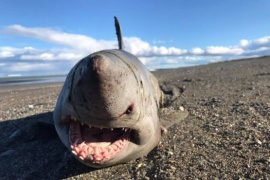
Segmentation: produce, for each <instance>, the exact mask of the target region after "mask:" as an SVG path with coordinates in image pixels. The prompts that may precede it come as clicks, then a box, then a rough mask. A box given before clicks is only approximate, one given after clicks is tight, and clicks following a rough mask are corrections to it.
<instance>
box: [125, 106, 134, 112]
mask: <svg viewBox="0 0 270 180" xmlns="http://www.w3.org/2000/svg"><path fill="white" fill-rule="evenodd" d="M133 108H134V104H131V105H129V106H128V108H127V110H126V112H125V114H130V113H132V111H133Z"/></svg>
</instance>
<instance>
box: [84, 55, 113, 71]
mask: <svg viewBox="0 0 270 180" xmlns="http://www.w3.org/2000/svg"><path fill="white" fill-rule="evenodd" d="M108 66H109V61H108V59H107V58H106V57H105V56H103V55H94V56H93V57H91V59H90V61H88V63H87V67H88V68H89V69H90V70H92V71H93V72H96V73H101V72H104V71H106V69H107V67H108Z"/></svg>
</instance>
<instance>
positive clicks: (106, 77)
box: [53, 17, 188, 168]
mask: <svg viewBox="0 0 270 180" xmlns="http://www.w3.org/2000/svg"><path fill="white" fill-rule="evenodd" d="M115 26H116V32H117V38H118V43H119V49H112V50H103V51H99V52H95V53H92V54H90V55H89V56H87V57H85V58H83V59H82V60H80V61H79V62H78V63H77V64H76V65H75V66H74V67H73V68H72V69H71V70H70V72H69V74H68V75H67V78H66V81H65V83H64V85H63V88H62V91H61V92H60V95H59V97H58V100H57V103H56V106H55V110H54V113H53V118H54V125H55V128H56V131H57V133H58V136H59V137H60V139H61V141H62V142H63V144H64V145H65V146H66V147H67V148H68V149H69V150H70V151H71V152H72V154H73V155H74V156H75V157H76V158H77V159H78V160H79V161H81V162H82V163H84V164H86V165H88V166H91V167H94V168H102V167H107V166H112V165H115V164H118V163H124V162H127V161H130V160H132V159H136V158H139V157H142V156H144V155H146V154H148V153H149V152H150V151H151V150H152V149H153V148H154V147H155V146H157V145H158V143H159V142H160V139H161V135H162V132H166V131H167V129H166V128H168V127H169V126H171V125H173V124H175V123H176V122H179V121H180V120H182V119H184V118H185V117H186V116H187V115H188V113H187V111H185V110H183V109H181V110H178V111H168V110H166V111H164V109H166V108H161V106H162V104H163V99H164V94H163V92H162V91H161V90H160V87H159V83H158V80H157V79H156V78H155V77H154V75H153V74H151V73H150V72H149V71H148V70H147V68H146V67H145V66H144V65H143V64H142V63H141V61H140V60H139V59H138V58H137V57H136V56H134V55H132V54H131V53H129V52H126V51H125V50H123V48H124V44H123V40H122V32H121V28H120V24H119V22H118V20H117V18H116V17H115ZM161 109H162V111H160V110H161ZM164 112H166V113H164ZM168 112H169V113H168ZM162 113H163V119H164V122H165V123H164V124H162V122H161V120H160V117H161V116H162ZM164 114H165V115H164ZM166 122H167V125H166Z"/></svg>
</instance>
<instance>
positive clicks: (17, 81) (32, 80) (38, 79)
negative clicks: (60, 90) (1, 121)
mask: <svg viewBox="0 0 270 180" xmlns="http://www.w3.org/2000/svg"><path fill="white" fill-rule="evenodd" d="M65 79H66V75H47V76H8V77H0V87H3V86H4V87H5V86H17V85H33V84H44V83H55V82H58V83H60V82H64V81H65Z"/></svg>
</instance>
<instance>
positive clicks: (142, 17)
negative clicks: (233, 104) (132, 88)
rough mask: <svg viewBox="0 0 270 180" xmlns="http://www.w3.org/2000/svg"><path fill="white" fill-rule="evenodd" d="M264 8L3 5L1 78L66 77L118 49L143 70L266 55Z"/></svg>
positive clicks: (41, 0)
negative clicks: (119, 37) (118, 31)
mask: <svg viewBox="0 0 270 180" xmlns="http://www.w3.org/2000/svg"><path fill="white" fill-rule="evenodd" d="M269 9H270V1H269V0H258V1H254V0H224V1H217V0H203V1H200V0H196V1H195V0H189V1H187V0H168V1H164V0H148V1H142V0H137V1H124V0H114V1H104V0H100V1H90V0H88V1H87V0H77V1H70V0H65V1H63V0H58V1H47V0H46V1H45V0H38V1H37V0H24V1H18V0H1V1H0V12H1V16H0V77H1V76H7V75H9V74H21V75H42V74H44V75H45V74H65V73H67V72H68V71H69V70H70V68H71V67H72V66H73V65H74V64H75V63H76V62H78V61H79V60H80V59H81V58H83V57H84V56H86V55H88V54H90V53H92V52H95V51H98V50H102V49H113V48H117V41H116V36H115V28H114V22H113V17H114V16H117V17H118V19H119V21H120V23H121V26H122V30H123V35H124V42H125V46H126V50H127V51H129V52H131V53H133V54H134V55H136V56H137V57H138V58H139V59H140V60H141V61H142V62H143V63H144V64H145V65H146V66H147V67H148V68H149V69H157V68H174V67H184V66H192V65H199V64H206V63H211V62H218V61H224V60H230V59H239V58H246V57H256V56H263V55H268V54H270V23H269V22H270V12H269Z"/></svg>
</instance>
